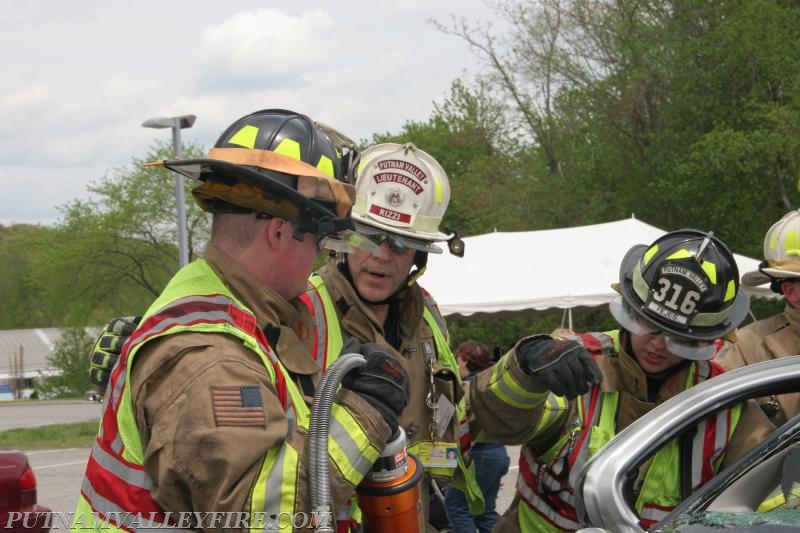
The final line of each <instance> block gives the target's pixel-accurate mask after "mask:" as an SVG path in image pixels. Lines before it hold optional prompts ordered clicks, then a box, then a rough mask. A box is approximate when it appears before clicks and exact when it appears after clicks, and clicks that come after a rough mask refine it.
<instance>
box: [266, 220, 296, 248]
mask: <svg viewBox="0 0 800 533" xmlns="http://www.w3.org/2000/svg"><path fill="white" fill-rule="evenodd" d="M264 233H265V239H266V240H267V243H268V244H269V246H270V247H271V248H275V249H277V248H278V247H279V245H280V244H281V241H282V240H285V239H286V238H287V237H288V238H291V237H292V228H291V227H290V226H289V221H287V220H286V219H285V218H279V217H273V218H271V219H269V220H268V221H267V224H266V225H265V227H264Z"/></svg>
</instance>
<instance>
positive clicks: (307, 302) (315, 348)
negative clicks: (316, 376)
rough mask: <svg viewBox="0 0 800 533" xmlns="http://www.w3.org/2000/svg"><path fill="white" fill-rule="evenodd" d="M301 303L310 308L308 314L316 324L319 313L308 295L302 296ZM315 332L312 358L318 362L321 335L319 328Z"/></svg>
mask: <svg viewBox="0 0 800 533" xmlns="http://www.w3.org/2000/svg"><path fill="white" fill-rule="evenodd" d="M315 292H316V291H315ZM300 301H301V302H303V305H305V306H306V307H307V308H308V312H309V314H310V315H311V321H312V322H315V321H316V320H315V319H316V317H317V311H316V309H315V308H314V304H313V303H312V302H311V297H310V296H309V295H308V293H305V294H302V295H301V296H300ZM313 331H314V335H313V337H312V342H311V357H313V358H314V360H315V361H316V360H317V358H318V355H319V333H318V331H319V328H317V327H315V328H313Z"/></svg>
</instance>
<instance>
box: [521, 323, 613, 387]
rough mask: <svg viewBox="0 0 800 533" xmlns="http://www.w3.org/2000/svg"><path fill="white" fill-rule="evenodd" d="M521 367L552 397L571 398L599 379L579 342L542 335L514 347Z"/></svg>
mask: <svg viewBox="0 0 800 533" xmlns="http://www.w3.org/2000/svg"><path fill="white" fill-rule="evenodd" d="M517 360H518V361H519V365H520V367H521V368H522V370H523V371H524V372H525V373H526V374H528V375H531V376H535V377H536V378H537V379H538V380H539V381H540V382H541V383H542V385H544V386H545V387H547V388H548V389H550V391H551V392H552V393H553V394H555V395H556V396H564V397H566V398H568V399H572V398H575V397H577V396H579V395H581V394H585V393H586V392H588V391H589V387H590V386H591V385H592V384H597V383H600V382H601V381H602V379H603V376H602V374H601V373H600V368H599V367H598V366H597V363H595V362H594V359H592V355H591V354H590V353H589V352H588V351H587V350H586V348H584V347H583V346H582V345H581V344H579V343H577V342H575V341H570V340H566V339H562V340H558V341H557V340H554V339H552V338H550V337H546V336H542V337H537V338H534V339H531V340H529V341H526V342H524V343H523V344H522V345H521V346H520V347H519V348H517Z"/></svg>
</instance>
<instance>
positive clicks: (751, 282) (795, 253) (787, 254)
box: [742, 209, 800, 287]
mask: <svg viewBox="0 0 800 533" xmlns="http://www.w3.org/2000/svg"><path fill="white" fill-rule="evenodd" d="M798 278H800V209H799V210H797V211H792V212H790V213H786V214H785V215H784V216H783V218H781V219H780V220H779V221H777V222H776V223H775V224H773V225H772V227H771V228H769V231H767V234H766V236H765V237H764V261H763V262H762V263H761V264H760V265H759V267H758V270H755V271H753V272H748V273H747V274H745V275H744V276H742V285H745V286H747V287H756V286H758V285H762V284H764V283H768V282H770V281H772V280H782V279H798Z"/></svg>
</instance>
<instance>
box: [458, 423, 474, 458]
mask: <svg viewBox="0 0 800 533" xmlns="http://www.w3.org/2000/svg"><path fill="white" fill-rule="evenodd" d="M467 423H468V422H467V418H466V417H465V418H464V419H462V421H461V422H459V426H461V425H463V424H467ZM458 442H459V447H460V448H461V453H462V454H464V453H466V452H467V451H469V450H470V449H471V448H472V433H471V432H470V431H469V428H467V431H465V432H464V434H463V435H461V436H460V437H459V439H458Z"/></svg>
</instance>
